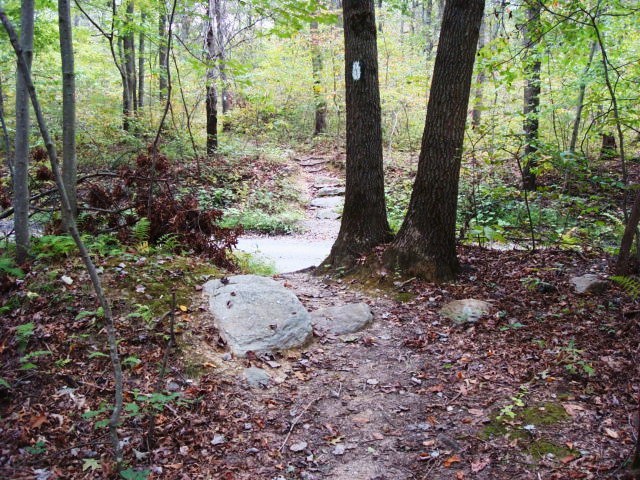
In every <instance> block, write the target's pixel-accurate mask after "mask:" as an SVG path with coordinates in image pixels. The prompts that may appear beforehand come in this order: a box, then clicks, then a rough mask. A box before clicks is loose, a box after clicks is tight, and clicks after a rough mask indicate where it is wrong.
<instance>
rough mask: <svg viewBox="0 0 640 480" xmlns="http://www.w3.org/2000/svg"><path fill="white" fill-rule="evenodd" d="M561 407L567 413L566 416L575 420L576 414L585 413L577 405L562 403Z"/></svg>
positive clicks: (580, 406) (581, 407)
mask: <svg viewBox="0 0 640 480" xmlns="http://www.w3.org/2000/svg"><path fill="white" fill-rule="evenodd" d="M562 406H563V407H564V411H565V412H567V415H569V416H570V417H572V418H575V416H576V415H578V413H580V412H584V411H585V408H584V407H583V406H582V405H578V404H577V403H563V404H562Z"/></svg>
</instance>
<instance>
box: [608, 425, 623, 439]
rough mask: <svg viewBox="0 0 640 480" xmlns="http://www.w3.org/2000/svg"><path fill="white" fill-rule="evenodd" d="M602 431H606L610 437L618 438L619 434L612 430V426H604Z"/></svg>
mask: <svg viewBox="0 0 640 480" xmlns="http://www.w3.org/2000/svg"><path fill="white" fill-rule="evenodd" d="M604 433H606V434H607V435H609V436H610V437H611V438H613V439H615V440H617V439H619V438H620V434H619V433H618V432H616V431H615V430H613V429H612V428H607V427H605V428H604Z"/></svg>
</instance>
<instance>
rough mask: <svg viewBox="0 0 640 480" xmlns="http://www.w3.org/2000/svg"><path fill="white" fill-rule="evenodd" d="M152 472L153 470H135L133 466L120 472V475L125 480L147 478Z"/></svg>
mask: <svg viewBox="0 0 640 480" xmlns="http://www.w3.org/2000/svg"><path fill="white" fill-rule="evenodd" d="M150 474H151V470H134V469H132V468H127V469H126V470H122V471H121V472H120V476H121V477H122V478H124V479H125V480H147V478H149V475H150Z"/></svg>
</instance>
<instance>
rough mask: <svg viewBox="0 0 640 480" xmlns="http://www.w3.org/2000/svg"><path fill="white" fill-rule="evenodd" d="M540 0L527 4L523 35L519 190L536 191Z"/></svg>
mask: <svg viewBox="0 0 640 480" xmlns="http://www.w3.org/2000/svg"><path fill="white" fill-rule="evenodd" d="M541 8H542V7H541V3H540V1H539V0H529V1H528V3H527V13H526V14H527V18H526V22H525V25H524V28H523V34H524V48H525V54H524V55H525V56H524V77H525V82H526V83H525V87H524V108H523V113H524V124H523V129H524V157H523V160H524V162H523V164H522V187H523V188H524V189H525V190H535V189H536V173H535V168H536V166H537V162H536V155H537V152H538V126H539V123H540V120H539V110H540V66H541V64H540V56H539V54H538V52H537V51H536V48H535V47H536V45H537V43H538V41H539V40H540V38H539V35H540V13H541Z"/></svg>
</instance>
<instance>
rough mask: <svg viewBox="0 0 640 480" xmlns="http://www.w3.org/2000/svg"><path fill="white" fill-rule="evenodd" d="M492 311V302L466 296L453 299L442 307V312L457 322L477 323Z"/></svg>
mask: <svg viewBox="0 0 640 480" xmlns="http://www.w3.org/2000/svg"><path fill="white" fill-rule="evenodd" d="M490 311H491V304H490V303H489V302H485V301H484V300H477V299H475V298H466V299H464V300H453V301H452V302H449V303H447V304H446V305H445V306H443V307H442V308H441V309H440V314H441V315H443V316H445V317H447V318H449V319H451V320H453V321H455V322H457V323H475V322H477V321H478V320H479V319H480V317H482V316H484V315H487V314H488V313H489V312H490Z"/></svg>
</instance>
